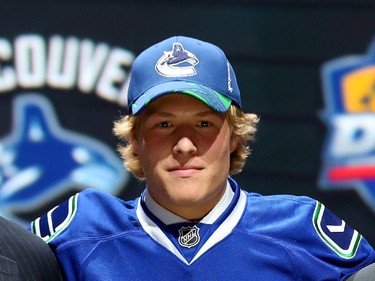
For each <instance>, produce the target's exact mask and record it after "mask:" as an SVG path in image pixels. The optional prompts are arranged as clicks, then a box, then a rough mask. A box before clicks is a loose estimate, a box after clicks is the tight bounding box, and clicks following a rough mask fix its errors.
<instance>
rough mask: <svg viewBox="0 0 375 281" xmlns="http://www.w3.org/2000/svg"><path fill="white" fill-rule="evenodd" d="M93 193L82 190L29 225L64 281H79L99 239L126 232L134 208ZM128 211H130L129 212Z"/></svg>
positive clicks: (93, 191) (111, 197)
mask: <svg viewBox="0 0 375 281" xmlns="http://www.w3.org/2000/svg"><path fill="white" fill-rule="evenodd" d="M126 204H127V203H125V202H124V201H122V200H119V199H118V198H115V197H114V196H111V195H109V194H106V193H104V192H100V191H97V190H95V189H85V190H84V191H82V192H80V193H77V194H76V195H73V196H72V197H70V198H69V199H68V200H66V201H64V202H63V203H61V204H60V205H58V206H56V207H55V208H53V209H51V210H50V211H49V212H47V213H46V214H44V215H43V216H41V217H39V218H37V219H36V220H34V221H33V222H32V223H31V227H30V230H31V231H32V232H34V233H35V234H37V235H38V236H40V237H41V238H42V239H43V240H44V241H45V242H47V243H48V244H49V245H50V247H51V248H52V249H53V250H54V252H55V254H56V255H57V257H58V259H59V261H60V263H61V264H62V268H63V269H64V272H65V275H66V278H67V280H79V274H80V272H81V270H80V268H82V266H83V264H84V263H85V260H86V258H87V256H89V254H90V252H91V251H93V250H94V249H95V247H96V246H97V245H98V243H100V239H104V237H108V236H110V235H112V234H116V233H118V232H119V231H124V229H129V228H131V227H132V225H133V223H134V219H131V216H130V215H129V213H132V212H131V210H132V209H133V208H134V205H131V204H128V205H126ZM129 210H130V211H129Z"/></svg>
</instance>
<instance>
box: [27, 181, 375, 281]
mask: <svg viewBox="0 0 375 281" xmlns="http://www.w3.org/2000/svg"><path fill="white" fill-rule="evenodd" d="M229 183H230V184H229ZM229 183H228V186H227V189H226V192H225V194H224V196H223V198H222V199H221V201H220V202H219V204H218V205H217V206H216V207H215V208H214V209H213V210H212V211H211V212H210V213H209V214H208V215H207V216H206V217H205V218H203V219H202V220H201V221H196V222H191V221H186V220H184V219H182V218H180V217H178V216H176V215H175V214H172V213H170V212H168V211H167V210H165V209H163V208H162V207H161V206H159V205H158V204H157V203H156V202H155V201H153V200H152V198H151V197H150V196H149V195H148V193H147V189H146V191H145V192H144V193H143V194H142V196H141V197H140V198H137V199H136V200H134V201H123V200H121V199H119V198H116V197H114V196H112V195H109V194H107V193H103V192H100V191H97V190H94V189H86V190H84V191H83V192H81V193H79V194H77V195H74V196H72V197H71V198H70V199H69V200H67V201H66V202H64V203H62V204H61V205H59V206H57V207H55V208H54V209H52V210H51V211H49V212H48V213H47V214H46V215H44V216H42V217H40V218H38V219H36V220H35V221H33V222H32V224H31V230H32V231H33V232H34V233H36V234H37V235H39V236H41V237H42V238H43V239H44V240H45V241H46V242H48V243H49V244H50V246H51V247H52V248H53V250H54V251H55V253H56V255H57V257H58V258H59V260H60V263H61V264H62V266H63V270H64V272H65V275H66V277H67V280H90V281H95V280H173V281H175V280H180V281H181V280H204V281H208V280H278V281H283V280H303V281H307V280H314V281H317V280H345V279H346V278H347V277H348V276H350V275H351V274H353V273H354V272H356V271H358V270H359V269H361V268H363V267H365V266H366V265H368V264H371V263H373V262H375V252H374V250H373V249H372V247H371V246H370V245H369V244H368V242H367V241H366V240H365V239H364V238H363V237H362V236H361V235H360V234H359V233H358V232H357V231H356V230H354V229H352V228H351V227H350V226H348V225H347V224H346V223H345V222H344V221H342V220H341V219H339V218H338V217H336V216H335V215H334V214H333V213H331V212H330V211H329V210H328V209H327V208H325V206H324V205H323V204H321V203H320V202H317V201H315V200H313V199H311V198H308V197H297V196H291V195H274V196H261V195H259V194H254V193H248V192H245V191H243V190H241V189H240V188H239V187H238V186H237V184H236V183H235V182H234V181H233V180H232V179H229Z"/></svg>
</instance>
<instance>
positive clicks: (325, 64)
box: [0, 0, 375, 245]
mask: <svg viewBox="0 0 375 281" xmlns="http://www.w3.org/2000/svg"><path fill="white" fill-rule="evenodd" d="M326 2H327V1H308V0H298V1H297V0H296V1H239V0H238V1H234V0H233V1H229V0H228V1H194V0H191V1H186V2H185V3H179V2H170V1H157V3H154V1H142V0H137V1H135V0H134V1H130V0H129V1H115V0H112V1H108V0H107V1H104V0H103V1H99V0H96V1H94V0H91V1H83V0H81V1H1V3H0V214H1V215H3V216H6V217H8V218H11V219H12V220H15V221H18V222H19V223H22V224H26V223H27V222H28V221H29V220H31V219H32V218H35V217H36V216H38V215H39V214H41V213H42V212H45V211H46V210H48V209H49V208H51V207H52V206H54V205H56V204H58V203H59V202H61V200H63V199H64V198H66V197H68V196H70V195H71V194H73V193H75V192H77V191H79V190H81V189H83V188H86V187H94V188H99V189H102V190H105V191H108V192H110V193H113V194H115V195H117V196H119V197H122V198H124V199H130V198H134V197H136V196H138V195H139V194H140V192H141V191H142V190H143V183H141V182H138V181H137V180H135V179H134V178H132V176H130V175H129V174H128V173H126V172H125V170H124V169H123V167H122V163H121V160H120V159H119V157H118V155H117V153H116V146H117V139H116V138H115V137H114V136H113V134H112V123H113V121H114V120H115V119H117V118H119V117H120V116H121V115H123V114H125V113H126V109H125V107H124V105H125V104H126V89H127V78H128V74H129V68H130V66H131V64H132V62H133V60H134V57H135V56H136V55H137V54H139V53H140V52H141V51H142V50H143V49H145V48H146V47H148V46H150V45H152V44H154V43H156V42H158V41H161V40H163V39H165V38H167V37H169V36H172V35H179V34H181V35H186V36H192V37H196V38H199V39H202V40H205V41H209V42H212V43H214V44H216V45H218V46H220V47H221V48H222V49H223V50H224V51H225V52H226V54H227V55H228V58H229V60H230V61H231V63H232V65H233V67H234V69H235V71H236V74H237V80H238V82H239V85H240V90H241V93H242V98H243V104H244V110H245V111H248V112H254V113H257V114H258V115H259V116H260V118H261V123H260V126H259V130H258V134H257V139H256V142H255V143H254V144H253V145H252V150H253V151H252V154H251V156H250V157H249V159H248V162H247V164H246V167H245V170H244V171H243V173H241V174H240V175H237V176H235V178H236V180H237V181H238V182H239V184H240V186H241V187H242V188H243V189H246V190H248V191H252V192H259V193H262V194H265V195H266V194H280V193H289V194H296V195H307V196H311V197H314V198H316V199H318V200H320V201H321V202H323V203H324V204H325V205H326V206H327V207H328V208H330V209H331V210H332V211H333V212H335V213H336V214H337V215H339V216H341V217H342V218H343V219H344V220H346V222H347V223H349V224H350V225H351V226H353V227H354V228H356V229H357V230H358V231H359V232H361V233H362V234H363V235H364V236H365V237H366V238H367V239H368V240H369V241H370V243H371V244H372V245H375V224H374V218H375V207H374V206H375V199H374V197H375V195H374V193H375V188H374V187H373V184H374V178H375V173H374V171H373V166H372V165H373V164H374V160H373V157H372V156H373V155H374V146H375V145H373V144H375V139H374V137H373V136H372V135H373V132H375V129H374V128H373V126H375V125H372V124H375V121H374V120H373V118H375V117H374V111H375V106H374V104H373V103H372V97H373V94H372V92H373V81H374V78H375V72H374V70H373V65H374V64H375V62H374V60H373V58H374V56H373V55H372V45H371V44H372V40H373V37H374V34H375V20H374V17H375V5H374V4H372V1H354V0H353V1H329V3H328V4H327V3H326ZM373 73H374V74H373Z"/></svg>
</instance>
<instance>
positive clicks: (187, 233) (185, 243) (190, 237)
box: [178, 225, 200, 248]
mask: <svg viewBox="0 0 375 281" xmlns="http://www.w3.org/2000/svg"><path fill="white" fill-rule="evenodd" d="M178 234H179V236H178V243H179V244H180V245H181V246H182V247H185V248H192V247H194V246H196V245H197V244H198V243H199V241H200V237H199V228H198V227H196V226H195V225H194V226H192V227H191V226H188V227H181V229H180V230H179V231H178Z"/></svg>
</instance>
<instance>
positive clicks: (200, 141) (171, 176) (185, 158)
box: [132, 94, 237, 219]
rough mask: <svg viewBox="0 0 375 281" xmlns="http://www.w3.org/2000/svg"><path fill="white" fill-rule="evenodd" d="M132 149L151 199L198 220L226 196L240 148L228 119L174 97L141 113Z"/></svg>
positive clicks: (196, 102)
mask: <svg viewBox="0 0 375 281" xmlns="http://www.w3.org/2000/svg"><path fill="white" fill-rule="evenodd" d="M132 145H133V147H134V150H135V152H136V153H137V154H138V155H139V157H140V159H141V162H142V167H143V170H144V174H145V178H146V182H147V187H148V190H149V193H150V195H151V196H152V197H153V198H154V199H155V200H156V201H157V202H158V203H159V204H160V205H162V206H164V207H165V208H167V209H169V210H170V211H172V212H174V213H176V214H178V215H180V216H182V217H184V218H187V219H198V218H201V217H203V216H204V215H206V214H207V213H208V212H209V211H210V210H211V209H212V208H213V207H214V206H215V204H216V203H217V202H218V201H219V200H220V198H221V196H222V195H223V193H224V190H225V186H226V181H227V177H228V173H229V165H230V153H231V152H232V151H233V150H234V149H235V148H236V145H237V143H236V142H235V141H232V140H231V131H230V127H229V125H228V122H227V120H226V118H225V114H223V113H222V114H220V113H217V112H215V111H213V110H212V109H211V108H209V107H208V106H206V105H205V104H203V103H202V102H200V101H199V100H197V99H196V98H193V97H191V96H188V95H184V94H169V95H165V96H162V97H160V98H158V99H157V100H155V101H153V102H152V103H151V104H150V105H149V106H148V107H147V108H146V109H145V111H144V112H142V113H141V115H140V117H139V127H138V132H137V138H136V139H135V140H132Z"/></svg>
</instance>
